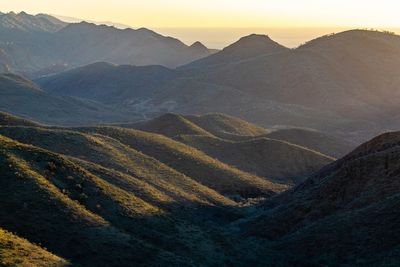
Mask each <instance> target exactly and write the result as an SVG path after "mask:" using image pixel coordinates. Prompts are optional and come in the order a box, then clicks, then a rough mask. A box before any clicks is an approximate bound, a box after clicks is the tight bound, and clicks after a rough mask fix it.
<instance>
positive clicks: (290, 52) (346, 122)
mask: <svg viewBox="0 0 400 267" xmlns="http://www.w3.org/2000/svg"><path fill="white" fill-rule="evenodd" d="M399 66H400V38H399V36H397V35H394V34H391V33H386V32H376V31H366V30H352V31H346V32H341V33H338V34H334V35H328V36H323V37H320V38H317V39H315V40H312V41H310V42H308V43H307V44H305V45H303V46H300V47H298V48H296V49H287V48H284V47H282V46H280V45H279V44H277V43H275V42H274V41H272V40H270V39H269V38H268V37H266V36H259V35H251V36H248V37H244V38H242V39H241V40H239V41H238V42H236V43H235V44H233V45H231V46H229V47H227V48H225V49H224V50H222V51H220V52H218V53H215V54H213V55H211V56H209V57H206V58H203V59H200V60H198V61H195V62H193V63H190V64H188V65H186V66H182V67H180V68H178V69H175V70H171V75H170V76H169V77H168V78H166V79H163V80H162V83H160V84H158V85H155V83H154V81H151V82H149V88H150V90H149V91H150V92H152V95H150V96H149V95H146V96H145V97H142V96H141V97H139V98H137V93H136V92H137V91H136V90H132V93H131V95H130V96H128V95H127V96H126V98H127V99H132V101H126V100H124V101H123V104H124V105H125V106H128V107H129V108H130V109H132V110H134V111H135V112H140V111H141V112H142V113H144V114H146V116H155V115H158V114H160V113H164V112H173V113H181V114H204V113H210V112H211V113H224V114H229V115H232V116H235V117H240V118H243V119H245V120H247V121H250V122H253V123H256V124H258V125H262V126H264V127H267V128H272V127H274V126H276V127H278V126H279V127H281V126H285V127H291V128H294V127H295V128H296V127H297V128H299V127H300V128H310V129H315V130H317V131H320V132H323V133H325V134H329V135H332V136H334V137H336V138H341V139H346V140H348V141H350V142H357V143H360V142H363V141H365V140H367V139H368V138H371V137H372V136H375V135H377V134H378V133H380V132H382V131H387V130H390V129H393V130H394V129H396V127H397V126H399V125H398V123H397V122H396V120H394V121H393V119H391V118H393V116H394V114H396V113H397V111H398V103H399V101H400V99H399V98H400V96H399V93H398V91H397V89H396V88H398V86H399V83H400V81H399V79H398V73H397V70H398V69H399ZM153 71H154V69H152V70H150V71H149V73H152V74H153V75H155V77H158V75H162V73H163V70H159V73H160V74H155V73H154V72H153ZM84 73H85V72H84V71H83V72H82V74H79V72H78V73H75V75H73V78H72V76H71V80H78V79H79V80H81V81H82V82H86V79H87V78H86V77H85V75H84ZM65 75H66V74H58V75H52V76H50V77H46V79H45V80H44V81H43V85H44V88H45V90H48V91H53V90H55V89H54V88H58V87H60V86H59V84H60V83H63V84H64V83H65V84H66V87H63V92H58V93H60V94H67V92H68V91H70V90H72V89H71V87H70V86H68V84H71V83H72V82H71V81H69V80H63V79H61V78H60V77H65ZM121 76H125V74H124V73H123V72H121ZM119 79H125V78H119ZM128 79H130V82H131V83H132V84H134V85H135V84H137V83H139V82H141V81H143V80H142V79H141V78H138V77H136V76H133V77H132V78H128ZM88 80H89V78H88ZM38 82H39V83H42V81H40V80H39V81H38ZM53 82H54V84H55V86H52V84H53ZM101 87H102V86H101V83H100V82H97V83H96V82H94V83H91V84H90V86H89V88H101ZM145 87H146V86H145V85H143V84H141V85H140V86H135V88H136V89H137V90H142V89H141V88H145ZM144 91H146V90H144ZM127 102H129V103H130V104H129V105H126V103H127Z"/></svg>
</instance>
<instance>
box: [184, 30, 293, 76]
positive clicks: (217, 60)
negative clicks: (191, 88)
mask: <svg viewBox="0 0 400 267" xmlns="http://www.w3.org/2000/svg"><path fill="white" fill-rule="evenodd" d="M193 45H194V44H193ZM193 45H192V46H193ZM288 49H289V48H286V47H284V46H283V45H280V44H278V43H277V42H275V41H273V40H272V39H271V38H269V37H268V36H267V35H263V34H250V35H248V36H244V37H242V38H240V39H239V40H238V41H237V42H235V43H233V44H231V45H229V46H227V47H225V48H224V49H223V50H221V51H219V52H217V53H215V54H213V55H211V56H208V57H206V58H202V59H200V60H198V61H195V62H192V63H190V64H188V65H186V66H185V68H193V67H199V66H204V65H219V64H223V63H229V62H235V61H241V60H245V59H250V58H253V57H257V56H261V55H265V54H273V53H279V52H284V51H287V50H288Z"/></svg>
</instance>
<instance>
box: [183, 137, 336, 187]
mask: <svg viewBox="0 0 400 267" xmlns="http://www.w3.org/2000/svg"><path fill="white" fill-rule="evenodd" d="M178 141H181V142H183V143H185V144H187V145H190V146H192V147H195V148H197V149H199V150H201V151H203V152H205V153H206V154H207V155H210V156H212V157H214V158H216V159H218V160H220V161H222V162H224V163H227V164H229V165H231V166H234V167H236V168H238V169H240V170H244V171H247V172H249V173H254V174H256V175H258V176H261V177H265V178H266V179H272V180H273V181H276V182H280V183H285V184H296V183H298V182H300V181H303V179H304V178H305V177H307V175H309V174H311V173H313V172H315V171H318V170H319V169H320V168H322V167H323V166H325V165H327V164H328V163H330V162H332V161H333V158H331V157H329V156H326V155H324V154H321V153H319V152H316V151H313V150H309V149H306V148H304V147H301V146H297V145H293V144H290V143H287V142H283V141H279V140H273V139H268V138H255V139H250V140H247V141H239V142H235V141H227V140H223V139H219V138H214V137H207V136H189V135H183V136H180V137H179V138H178Z"/></svg>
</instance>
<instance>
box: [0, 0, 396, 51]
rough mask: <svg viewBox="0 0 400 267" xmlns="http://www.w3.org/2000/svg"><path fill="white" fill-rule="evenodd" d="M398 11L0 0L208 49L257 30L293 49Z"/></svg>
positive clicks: (293, 2)
mask: <svg viewBox="0 0 400 267" xmlns="http://www.w3.org/2000/svg"><path fill="white" fill-rule="evenodd" d="M399 10H400V1H398V0H379V1H378V0H275V1H270V0H112V1H110V0H107V1H103V0H0V11H2V12H9V11H15V12H20V11H25V12H27V13H33V14H36V13H47V14H53V15H62V16H69V17H75V18H81V19H86V20H94V21H113V22H118V23H122V24H126V25H130V26H132V27H134V28H138V27H147V28H152V29H157V30H158V31H160V32H161V33H164V34H170V35H175V36H176V37H178V38H181V39H183V41H186V42H192V41H194V40H195V39H196V37H198V38H197V39H200V41H204V42H206V43H209V44H213V46H223V45H225V43H226V42H229V41H231V39H234V38H237V37H238V36H239V35H240V34H243V33H251V32H255V31H257V30H258V33H263V31H269V32H271V31H274V32H275V36H276V38H277V39H282V40H284V41H285V40H286V42H287V44H288V46H294V45H295V43H298V42H302V41H305V39H307V38H311V37H312V36H313V35H317V34H320V33H330V32H329V31H332V30H341V29H350V28H377V29H397V28H400V16H399V13H398V12H399ZM310 29H314V30H315V31H314V32H313V31H310ZM317 29H318V30H317ZM260 31H261V32H260ZM396 31H397V30H396ZM291 32H292V33H293V35H295V36H294V37H290V34H291ZM288 35H289V36H288ZM218 36H220V37H218ZM272 37H273V36H272ZM201 39H203V40H201Z"/></svg>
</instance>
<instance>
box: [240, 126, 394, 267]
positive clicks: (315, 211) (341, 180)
mask: <svg viewBox="0 0 400 267" xmlns="http://www.w3.org/2000/svg"><path fill="white" fill-rule="evenodd" d="M399 140H400V133H398V132H394V133H387V134H383V135H381V136H378V137H376V138H374V139H372V140H371V141H369V142H367V143H365V144H363V145H361V146H360V147H358V148H357V149H356V150H354V151H353V152H352V153H350V154H348V155H347V156H345V157H343V158H342V159H340V160H339V161H337V162H335V163H332V164H331V165H328V166H327V167H325V168H324V169H322V170H321V171H320V172H319V173H317V174H315V175H314V176H312V177H311V178H310V179H308V180H307V181H305V182H304V183H302V184H300V185H299V186H297V187H296V188H294V189H293V190H290V191H288V192H285V193H283V194H282V195H280V196H278V197H276V198H274V199H272V200H271V201H267V202H266V203H265V204H264V209H265V211H264V212H261V215H260V216H259V217H258V218H256V219H254V220H253V221H252V222H250V223H248V224H247V225H246V226H245V228H244V229H246V230H247V233H248V234H251V235H257V236H263V237H265V238H268V239H272V240H276V241H277V246H278V247H280V248H281V249H285V250H290V251H291V252H293V253H295V254H298V255H303V256H304V257H305V258H307V257H308V258H312V259H313V261H314V263H316V262H318V261H319V262H324V261H325V262H329V263H330V264H347V265H353V264H355V263H357V264H362V265H370V264H372V265H373V266H390V264H392V263H393V262H395V259H398V256H399V253H398V246H397V242H396V240H398V238H399V234H400V232H399V231H398V228H397V227H396V225H398V223H399V218H400V217H399V214H398V212H397V210H398V203H400V202H399V199H398V198H399V195H398V190H399V186H400V185H399V179H398V171H397V170H398V161H399V157H400V154H399V151H400V150H399V147H398V142H399ZM315 233H318V235H316V234H315ZM349 233H351V234H349ZM309 240H313V241H312V242H309ZM371 251H374V253H373V254H371Z"/></svg>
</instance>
